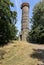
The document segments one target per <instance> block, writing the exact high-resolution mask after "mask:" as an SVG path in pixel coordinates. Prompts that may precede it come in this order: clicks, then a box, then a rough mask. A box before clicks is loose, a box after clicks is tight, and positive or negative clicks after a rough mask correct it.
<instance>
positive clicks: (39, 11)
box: [29, 2, 44, 43]
mask: <svg viewBox="0 0 44 65" xmlns="http://www.w3.org/2000/svg"><path fill="white" fill-rule="evenodd" d="M29 40H30V41H32V42H38V43H44V2H39V3H38V4H36V6H35V7H34V10H33V17H32V29H31V32H29Z"/></svg>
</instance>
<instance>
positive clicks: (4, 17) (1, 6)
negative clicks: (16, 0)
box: [0, 0, 17, 45]
mask: <svg viewBox="0 0 44 65" xmlns="http://www.w3.org/2000/svg"><path fill="white" fill-rule="evenodd" d="M10 6H11V7H14V4H13V3H12V2H10V0H0V45H1V44H5V43H7V42H9V40H12V39H15V38H16V34H17V29H16V26H15V24H16V16H17V13H16V12H15V11H11V10H10Z"/></svg>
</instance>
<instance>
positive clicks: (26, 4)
mask: <svg viewBox="0 0 44 65" xmlns="http://www.w3.org/2000/svg"><path fill="white" fill-rule="evenodd" d="M24 6H27V7H29V3H23V4H21V9H22V8H23V7H24Z"/></svg>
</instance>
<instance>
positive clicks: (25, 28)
mask: <svg viewBox="0 0 44 65" xmlns="http://www.w3.org/2000/svg"><path fill="white" fill-rule="evenodd" d="M21 9H22V21H21V33H22V41H27V35H28V32H29V3H23V4H22V5H21Z"/></svg>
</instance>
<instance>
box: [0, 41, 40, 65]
mask: <svg viewBox="0 0 44 65" xmlns="http://www.w3.org/2000/svg"><path fill="white" fill-rule="evenodd" d="M40 47H41V46H40ZM38 48H39V45H34V44H30V43H27V42H21V41H13V42H11V43H10V44H8V45H6V46H4V47H1V48H0V49H1V50H4V51H5V52H6V53H5V55H4V56H3V57H4V59H0V65H37V64H38V63H39V61H38V59H37V58H35V59H34V58H32V57H31V56H30V55H31V54H32V53H33V52H34V51H33V49H38ZM40 62H41V61H40Z"/></svg>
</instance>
